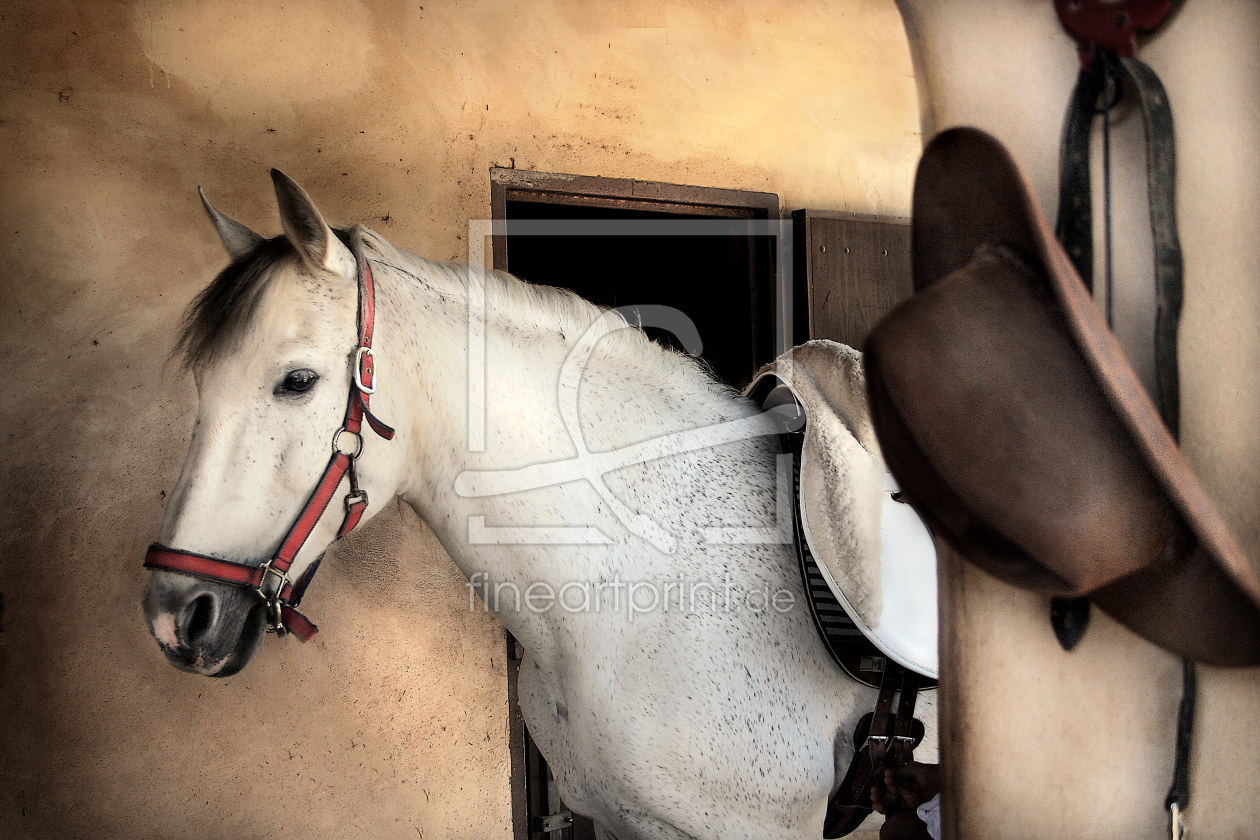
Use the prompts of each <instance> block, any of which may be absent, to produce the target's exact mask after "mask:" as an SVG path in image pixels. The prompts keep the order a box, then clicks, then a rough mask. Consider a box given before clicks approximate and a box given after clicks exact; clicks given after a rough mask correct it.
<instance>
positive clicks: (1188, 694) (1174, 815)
mask: <svg viewBox="0 0 1260 840" xmlns="http://www.w3.org/2000/svg"><path fill="white" fill-rule="evenodd" d="M1197 683H1198V680H1197V678H1196V676H1195V667H1194V663H1193V662H1191V661H1190V660H1189V659H1186V660H1183V661H1182V663H1181V705H1180V707H1179V708H1178V709H1177V753H1176V759H1175V760H1174V764H1173V781H1172V787H1170V788H1169V789H1168V796H1167V797H1166V798H1165V799H1164V808H1165V809H1166V810H1167V811H1168V820H1169V828H1168V833H1169V835H1170V836H1171V837H1172V838H1173V840H1181V836H1182V834H1183V833H1184V827H1183V826H1182V824H1181V821H1182V815H1184V814H1185V812H1186V806H1187V805H1189V804H1190V742H1191V740H1192V739H1193V735H1194V707H1195V697H1196V695H1197V694H1198V686H1197Z"/></svg>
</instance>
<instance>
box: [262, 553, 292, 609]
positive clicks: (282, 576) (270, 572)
mask: <svg viewBox="0 0 1260 840" xmlns="http://www.w3.org/2000/svg"><path fill="white" fill-rule="evenodd" d="M274 563H275V558H274V557H273V558H272V559H270V560H268V561H267V562H266V563H263V564H262V565H261V566H259V567H258V571H259V572H260V573H261V574H260V575H259V578H258V594H259V595H261V596H262V597H263V600H264V601H266V602H267V603H268V605H275V608H276V610H277V613H276V620H277V621H279V609H280V607H279V604H280V593H281V592H283V591H284V587H285V586H287V585H288V583H289V574H288V572H286V571H282V570H280V569H277V568H276V567H275V565H273V564H274ZM273 580H274V581H275V588H274V589H273V588H271V587H270V586H269V584H270V583H271V582H272V581H273Z"/></svg>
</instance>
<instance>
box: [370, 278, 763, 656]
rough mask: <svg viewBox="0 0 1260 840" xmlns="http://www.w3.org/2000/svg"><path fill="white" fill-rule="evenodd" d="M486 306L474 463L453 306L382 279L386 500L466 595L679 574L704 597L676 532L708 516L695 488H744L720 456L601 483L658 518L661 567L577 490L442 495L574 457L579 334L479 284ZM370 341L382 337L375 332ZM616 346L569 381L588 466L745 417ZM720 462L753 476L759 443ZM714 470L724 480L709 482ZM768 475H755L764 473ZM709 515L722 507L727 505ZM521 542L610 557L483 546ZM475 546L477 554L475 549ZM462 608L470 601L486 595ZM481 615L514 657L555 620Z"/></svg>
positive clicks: (622, 341)
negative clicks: (565, 371)
mask: <svg viewBox="0 0 1260 840" xmlns="http://www.w3.org/2000/svg"><path fill="white" fill-rule="evenodd" d="M439 268H441V270H443V271H446V270H449V269H446V268H445V267H439ZM509 282H516V281H509ZM487 291H488V293H487V298H486V303H487V318H486V322H485V332H484V335H485V366H484V394H485V399H484V405H485V414H484V435H485V438H484V440H485V443H484V448H482V449H481V450H479V451H477V450H474V449H473V448H471V447H470V445H469V442H470V428H469V423H468V418H469V410H468V406H469V400H468V393H469V390H468V389H469V381H470V380H469V372H468V367H469V366H468V345H469V342H468V322H467V308H466V300H463V301H461V300H456V299H455V298H454V297H452V296H451V295H449V294H448V295H445V296H441V295H438V296H435V295H434V294H433V293H431V292H430V291H427V290H425V289H423V288H421V287H418V286H416V285H414V284H412V285H410V286H408V285H407V281H406V279H405V278H397V277H391V278H390V280H389V281H388V285H386V286H384V288H383V289H382V307H381V310H382V311H381V316H380V317H381V318H382V319H386V320H388V331H390V332H393V331H394V330H397V331H398V332H397V333H396V336H402V335H408V336H414V338H409V339H406V340H399V339H398V338H395V340H394V341H395V342H396V348H397V349H394V348H393V346H391V350H390V352H391V353H397V354H399V355H400V356H402V357H403V358H400V359H399V360H398V362H397V363H398V365H399V373H398V376H401V377H403V378H404V381H403V382H400V383H399V385H400V394H401V395H402V396H403V397H404V398H405V403H406V404H405V405H401V404H400V405H399V407H398V409H395V410H397V411H399V412H400V414H399V417H400V418H402V417H405V419H403V420H402V422H403V424H404V427H405V428H406V430H407V432H406V435H405V437H406V438H407V439H409V441H410V443H409V446H410V449H411V451H410V452H409V453H408V454H407V456H406V457H408V458H409V459H411V460H412V461H413V465H414V466H413V469H412V472H411V474H410V475H409V476H408V480H407V481H406V482H405V484H404V486H403V487H402V488H401V490H400V495H401V496H402V497H403V499H404V501H406V502H408V503H409V504H410V505H411V506H412V507H413V508H414V509H415V510H416V511H417V513H419V514H420V516H421V518H423V519H424V520H425V521H426V523H427V524H428V525H429V526H430V527H431V528H432V529H433V530H434V532H435V533H436V535H437V536H438V538H439V540H441V542H442V543H443V545H444V547H445V548H446V550H447V552H448V553H449V554H450V555H451V557H452V559H453V560H454V561H455V563H456V564H457V565H458V566H459V567H460V569H461V570H462V571H463V572H464V574H465V575H467V576H469V577H473V576H475V575H481V577H480V578H477V579H474V583H475V582H476V581H477V580H480V581H482V582H483V583H484V582H485V581H487V580H489V581H492V582H493V583H494V584H496V585H497V584H506V585H510V586H512V587H514V588H515V591H518V592H521V593H523V592H524V591H525V590H526V589H527V588H528V586H530V585H531V584H534V583H539V582H543V583H547V584H548V585H550V586H552V587H553V588H559V587H560V586H563V585H564V584H565V583H566V582H570V581H575V580H576V581H591V580H595V579H612V577H613V576H614V575H620V577H621V579H622V580H626V579H627V576H628V575H631V574H633V575H638V576H639V579H646V578H648V577H653V576H654V577H656V578H658V579H664V578H666V577H670V578H673V579H676V578H677V576H678V575H679V574H688V575H693V576H696V575H699V576H704V577H706V579H707V578H710V577H711V578H714V580H715V581H720V580H721V575H722V574H723V572H722V571H721V570H722V568H723V566H722V564H721V558H714V557H710V556H709V555H710V554H711V553H712V552H711V551H710V548H709V547H705V546H703V545H701V544H700V543H702V542H703V540H701V539H700V538H699V536H698V535H697V534H695V533H690V532H688V533H684V532H686V531H687V528H686V527H683V526H688V527H690V526H691V525H694V524H695V523H696V522H700V523H702V524H703V523H705V522H707V521H708V520H706V519H705V517H707V516H708V515H709V514H708V513H707V512H705V511H704V510H700V511H697V510H694V509H691V508H689V507H688V506H694V505H701V506H703V505H705V504H709V503H710V502H709V501H707V497H708V495H709V494H708V490H709V487H708V485H709V484H725V485H726V486H727V487H735V488H738V487H740V486H741V485H751V484H753V483H754V482H753V481H750V480H749V478H748V475H747V474H746V471H741V469H738V468H734V467H732V466H731V465H730V463H729V462H730V460H731V453H732V450H731V447H729V446H728V447H724V448H723V449H722V451H721V452H718V451H716V450H701V451H698V452H692V453H688V454H687V455H685V456H672V457H670V458H663V459H660V460H659V461H654V462H652V464H651V465H650V466H648V467H631V468H629V469H627V470H624V471H613V472H610V473H609V474H607V475H605V476H604V479H605V481H606V484H607V486H608V487H609V489H610V491H611V492H612V494H613V495H615V496H616V497H617V498H618V500H619V501H624V502H625V503H626V504H627V505H628V506H629V507H631V508H633V509H635V510H636V511H645V512H653V513H654V514H655V515H658V516H660V517H663V525H664V526H665V527H666V528H667V529H669V530H671V531H676V532H678V533H679V534H680V538H679V545H678V550H677V551H676V552H675V553H673V554H666V553H663V552H660V551H657V550H655V549H654V548H653V547H652V546H651V545H649V544H648V543H646V542H644V540H642V539H641V538H640V537H638V536H634V535H632V534H629V533H627V532H626V528H625V527H624V525H623V523H622V522H621V521H620V520H618V518H617V517H616V516H615V515H614V514H613V513H612V512H611V511H610V510H609V505H608V503H607V500H606V499H605V498H603V497H601V495H600V493H599V492H597V491H596V489H595V488H594V487H593V486H592V485H591V484H590V483H588V482H586V481H573V480H570V481H568V482H567V483H561V484H559V485H556V486H546V487H543V488H540V489H532V490H527V491H524V492H513V493H506V494H501V495H488V496H478V497H467V496H461V495H460V493H458V492H456V484H457V480H458V479H459V477H460V476H461V474H467V473H470V472H471V473H477V472H483V471H507V470H517V469H520V468H522V467H527V466H531V465H539V464H549V463H554V462H558V461H565V460H568V459H572V458H574V457H575V456H576V455H577V447H578V444H577V443H576V442H575V441H574V439H573V438H571V436H570V434H569V430H568V428H567V427H566V424H565V421H564V415H563V411H562V409H561V406H560V399H559V397H558V391H557V387H558V380H559V378H560V375H561V370H562V368H563V367H564V364H565V360H566V358H568V357H569V355H570V353H571V352H572V351H573V348H574V345H575V344H576V343H577V342H578V340H579V339H580V337H581V332H582V330H583V329H584V328H585V325H584V324H583V325H578V323H577V321H575V319H574V316H573V314H572V313H570V315H568V316H563V315H557V316H556V317H554V318H553V319H551V321H550V322H549V321H548V319H547V318H546V317H545V312H539V311H531V312H529V313H526V314H525V315H522V316H520V317H516V316H514V315H513V314H511V313H505V312H502V311H499V310H500V309H501V308H503V307H504V306H506V305H507V303H506V300H505V297H504V295H505V294H506V295H507V296H508V297H510V296H511V295H510V293H511V292H512V290H511V289H510V288H509V289H508V290H507V291H506V292H505V291H504V290H502V289H499V290H497V291H496V288H495V287H494V285H493V284H491V285H490V286H489V287H488V290H487ZM545 294H546V293H544V296H545ZM390 307H396V308H397V312H396V314H389V312H388V308H390ZM578 311H579V312H580V311H582V310H581V307H578ZM587 314H588V315H589V317H590V319H591V320H594V319H595V318H596V317H597V315H598V312H597V311H596V310H594V309H590V310H587ZM381 332H382V336H384V334H385V332H386V329H383V330H382V331H381ZM628 333H629V331H627V330H620V331H617V332H615V333H614V334H612V335H608V336H605V337H604V338H603V339H601V340H600V342H599V343H598V344H597V345H596V346H595V350H594V352H593V353H592V355H591V357H590V360H589V363H588V364H587V365H586V366H585V370H584V374H583V376H582V379H581V387H580V390H579V400H578V403H577V416H578V417H579V418H580V427H581V438H582V440H583V441H584V443H585V446H586V447H587V448H588V450H589V451H590V452H607V451H610V450H617V449H619V448H621V447H625V446H628V445H631V444H636V443H642V442H644V441H650V440H653V439H655V438H658V437H661V436H665V435H668V434H671V433H675V432H681V431H686V430H690V429H696V428H699V427H704V426H708V425H712V424H716V423H719V422H721V421H724V420H730V419H734V418H736V417H739V416H747V415H749V414H751V413H753V410H752V409H751V407H750V406H748V405H747V404H745V403H744V402H743V401H742V400H739V399H738V398H736V397H735V396H734V394H733V392H731V391H729V390H728V389H724V388H722V387H720V386H717V385H715V384H714V383H713V381H712V380H711V379H710V378H709V377H708V376H707V375H706V374H705V373H704V372H703V371H702V370H700V368H699V367H698V366H697V365H695V364H694V363H691V362H690V360H687V359H685V358H682V357H678V356H674V355H672V354H668V353H666V352H665V351H663V350H661V349H660V348H659V347H657V346H656V345H650V344H648V343H647V342H646V341H645V340H644V339H643V338H642V336H641V335H633V336H632V335H629V334H628ZM393 344H394V342H391V345H393ZM382 381H385V380H384V377H382ZM383 387H384V386H383ZM390 387H393V385H392V384H391V386H390ZM389 419H391V420H393V419H394V418H389ZM400 436H402V435H400ZM734 446H735V447H736V448H737V449H739V451H743V452H753V453H756V454H755V455H753V456H749V457H748V458H746V460H748V461H750V462H751V461H753V460H756V458H758V457H760V458H761V459H762V462H761V467H763V468H764V465H765V462H764V458H765V453H766V452H768V450H767V449H766V444H765V442H764V441H748V442H744V443H742V444H735V445H734ZM718 459H721V460H722V462H723V464H724V466H723V467H722V468H721V469H717V470H715V469H712V468H711V465H712V464H714V463H715V462H716V461H717V460H718ZM772 463H773V462H772V459H771V470H773V466H772ZM636 471H637V472H641V473H647V474H648V475H647V476H646V477H645V476H644V475H639V474H636ZM760 477H761V478H764V476H760ZM771 480H773V479H771ZM735 492H738V490H736V491H735ZM716 495H721V494H716ZM679 499H682V500H683V501H681V502H680V501H679ZM721 504H725V505H729V494H728V498H727V499H726V500H725V501H723V502H721ZM770 509H771V511H773V504H772V503H771V505H770ZM763 513H764V512H763ZM670 517H674V520H670ZM756 517H757V514H753V515H752V518H754V519H755V518H756ZM741 524H744V523H741ZM535 526H565V527H574V526H577V527H581V526H589V527H592V528H596V529H598V530H599V531H600V532H601V533H603V534H604V535H605V536H607V537H608V538H609V539H610V540H611V544H607V545H555V544H538V543H537V542H534V543H531V542H530V540H529V538H525V539H523V540H522V539H516V538H515V537H513V536H511V535H509V536H508V537H507V538H506V541H505V542H498V543H497V544H496V543H495V541H496V540H503V539H504V534H505V533H506V532H505V531H504V530H503V529H507V528H512V527H524V528H529V527H535ZM477 527H480V528H482V529H483V530H482V532H481V538H480V540H479V539H478V538H477V534H476V533H474V530H475V529H476V528H477ZM486 529H489V530H488V531H487V530H486ZM693 530H694V529H693ZM490 532H493V535H492V536H491V537H490V540H491V541H490V542H486V541H485V540H486V534H487V533H490ZM706 557H708V559H710V560H712V561H713V564H714V569H713V570H708V569H705V568H703V566H704V563H705V562H706ZM728 565H729V564H728ZM478 592H479V594H482V595H485V594H487V592H488V594H493V593H494V590H493V589H491V590H488V591H487V592H483V591H482V590H478ZM492 608H493V605H492ZM496 612H497V613H498V614H499V617H500V619H501V620H503V622H504V624H505V625H506V626H507V627H508V629H510V630H511V631H512V632H513V633H514V634H516V635H517V637H518V638H520V639H521V640H522V641H526V640H527V639H529V640H531V641H534V644H527V647H530V648H531V649H533V650H540V649H542V648H543V647H545V646H540V645H539V644H538V640H541V639H545V638H547V637H548V635H549V633H550V631H549V630H548V629H546V628H545V626H544V625H547V624H548V622H550V621H555V620H558V619H562V618H563V615H561V614H560V613H559V612H558V611H555V610H553V611H552V612H551V613H549V614H548V615H547V616H546V617H540V616H538V615H536V614H531V613H529V612H528V611H527V610H507V609H499V610H496ZM623 620H624V617H623Z"/></svg>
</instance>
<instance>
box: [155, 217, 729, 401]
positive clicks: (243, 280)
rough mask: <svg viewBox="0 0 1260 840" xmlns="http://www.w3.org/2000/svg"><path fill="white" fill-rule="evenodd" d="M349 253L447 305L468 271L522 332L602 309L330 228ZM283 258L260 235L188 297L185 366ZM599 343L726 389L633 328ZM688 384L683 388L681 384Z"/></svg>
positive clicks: (230, 335)
mask: <svg viewBox="0 0 1260 840" xmlns="http://www.w3.org/2000/svg"><path fill="white" fill-rule="evenodd" d="M333 233H334V234H335V235H336V236H337V238H338V239H340V240H341V242H342V243H343V244H344V245H345V246H346V247H347V248H349V249H350V251H351V252H352V253H354V254H355V256H356V257H359V256H360V255H367V256H370V257H373V258H380V259H382V260H383V261H384V262H386V263H394V264H395V267H396V268H399V269H401V270H402V271H403V272H404V273H405V274H407V275H410V276H411V277H413V278H414V279H415V280H416V281H418V282H419V283H421V284H422V285H424V286H426V287H427V288H428V289H429V290H430V291H431V292H433V293H436V294H438V295H441V296H442V297H444V298H446V299H447V300H448V301H449V302H450V303H451V304H452V305H454V306H457V307H465V306H467V304H468V287H467V282H468V276H469V271H470V270H471V271H473V272H476V273H477V274H478V275H480V276H481V277H482V279H483V283H484V286H485V290H486V300H487V302H488V303H489V304H490V305H489V306H488V307H487V312H486V315H487V319H488V323H494V324H498V325H501V326H504V327H506V328H508V329H510V330H511V331H513V332H515V333H517V334H520V335H521V336H522V337H536V336H544V335H555V336H558V337H559V338H560V339H561V340H563V341H565V342H566V343H572V342H575V341H577V340H578V338H579V337H580V336H581V335H582V334H583V333H585V332H586V330H587V328H588V327H590V325H591V324H592V323H594V322H595V320H596V319H597V318H599V317H600V316H601V315H603V314H604V313H605V312H607V309H606V308H605V307H600V306H597V305H595V304H593V303H591V302H590V301H588V300H586V299H584V298H582V297H580V296H579V295H577V294H575V293H574V292H572V291H570V290H568V289H563V288H559V287H556V286H544V285H539V284H535V283H528V282H525V281H524V280H521V279H519V278H517V277H513V276H512V275H511V274H506V273H503V272H499V271H486V270H484V269H481V268H476V267H472V268H471V269H470V267H469V266H467V265H465V264H460V263H448V262H439V261H436V260H430V259H426V258H424V257H421V256H419V255H417V254H413V253H412V252H410V251H407V250H404V249H402V248H399V247H397V246H395V245H393V244H392V243H390V242H389V241H388V240H386V239H385V238H384V237H382V236H381V235H380V234H378V233H376V232H375V231H373V230H370V229H369V228H366V227H363V226H362V225H356V226H355V227H353V228H350V229H337V228H334V229H333ZM288 259H295V260H296V259H299V256H298V253H297V250H296V249H295V248H294V247H293V245H292V244H291V243H290V242H289V240H288V238H287V237H286V236H284V235H283V234H281V235H279V236H275V237H272V238H271V239H264V240H262V241H261V242H258V243H257V244H255V245H254V246H253V247H251V248H250V249H249V250H248V251H246V252H245V253H244V254H242V255H240V256H239V257H237V258H236V259H234V260H232V262H231V263H230V264H229V265H228V266H227V267H226V268H224V269H223V270H222V271H220V272H219V274H218V275H217V276H216V277H215V278H214V280H213V281H211V283H210V285H208V286H206V288H205V289H203V290H202V291H201V292H200V293H199V294H198V295H197V296H196V297H195V298H194V299H193V301H192V303H190V304H189V306H188V310H187V312H186V314H185V315H184V321H183V328H182V331H181V333H180V337H179V340H178V341H177V342H176V345H175V352H176V353H177V354H178V353H180V352H181V351H182V353H183V357H184V365H185V367H186V368H188V369H190V370H191V369H193V368H196V367H198V366H201V365H204V364H207V363H210V362H212V361H214V360H215V359H217V358H219V357H220V356H221V355H222V354H223V353H225V352H226V351H228V350H230V349H231V348H232V347H233V346H235V345H236V343H237V342H238V341H239V339H240V338H242V337H243V336H244V334H245V333H246V331H247V330H248V328H249V324H250V321H251V320H252V318H253V316H254V313H255V312H256V311H257V309H258V304H259V301H260V300H261V299H262V295H263V292H264V291H265V290H266V289H267V286H268V284H269V283H270V281H271V278H272V277H274V276H275V271H274V269H275V268H277V267H278V266H279V265H280V264H282V263H283V262H285V261H286V260H288ZM600 345H601V347H604V348H606V349H607V350H608V351H609V352H613V353H616V354H619V357H620V358H621V359H623V360H624V361H625V363H626V365H627V367H628V368H632V369H639V370H640V371H641V372H642V375H643V376H645V377H647V378H650V379H651V380H652V381H654V382H656V383H658V384H659V385H661V386H663V387H666V388H668V387H669V386H670V385H671V384H672V385H675V386H677V387H679V388H682V389H686V390H691V389H694V386H695V384H696V383H697V380H699V381H701V382H703V384H704V385H705V387H706V389H707V390H708V391H710V392H711V393H713V394H714V395H716V394H719V393H720V394H723V395H730V394H731V393H734V391H733V389H732V388H731V387H730V386H729V385H727V384H725V383H723V382H722V381H721V380H719V379H718V378H717V377H716V376H714V374H713V371H712V370H711V369H710V368H709V366H708V364H707V363H706V362H705V361H704V360H702V359H698V358H695V357H692V356H689V355H687V354H686V353H681V352H678V351H676V350H674V349H672V348H668V347H664V346H662V345H660V344H657V343H655V342H653V341H652V340H651V339H650V338H648V336H647V333H645V332H643V330H640V329H621V330H616V331H615V332H614V333H612V334H611V335H608V336H605V337H604V338H603V339H602V340H601V342H600ZM688 386H690V387H688Z"/></svg>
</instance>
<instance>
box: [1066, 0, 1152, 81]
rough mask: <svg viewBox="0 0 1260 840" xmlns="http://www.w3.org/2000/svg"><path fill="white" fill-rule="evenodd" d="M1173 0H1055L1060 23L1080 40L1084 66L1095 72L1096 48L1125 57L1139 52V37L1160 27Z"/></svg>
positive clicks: (1079, 50)
mask: <svg viewBox="0 0 1260 840" xmlns="http://www.w3.org/2000/svg"><path fill="white" fill-rule="evenodd" d="M1174 5H1176V4H1175V3H1174V2H1173V0H1054V10H1055V11H1056V12H1057V13H1058V15H1059V23H1061V24H1062V25H1063V28H1064V29H1066V30H1067V32H1068V34H1069V35H1071V36H1072V37H1073V38H1074V39H1075V40H1076V43H1077V50H1078V52H1079V53H1080V57H1081V66H1082V67H1083V68H1084V69H1085V70H1086V71H1087V72H1093V71H1092V70H1091V66H1092V64H1093V55H1094V48H1095V47H1101V48H1102V49H1105V50H1111V51H1112V52H1114V53H1116V54H1117V55H1119V56H1120V57H1121V58H1134V57H1135V56H1136V55H1137V36H1138V34H1139V33H1146V32H1151V31H1153V30H1155V29H1157V28H1158V27H1159V25H1160V24H1162V23H1163V22H1164V19H1165V18H1167V17H1168V14H1169V12H1171V11H1172V10H1173V6H1174Z"/></svg>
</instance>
